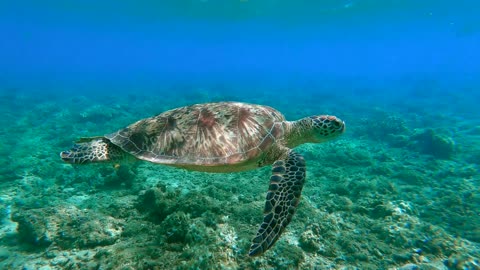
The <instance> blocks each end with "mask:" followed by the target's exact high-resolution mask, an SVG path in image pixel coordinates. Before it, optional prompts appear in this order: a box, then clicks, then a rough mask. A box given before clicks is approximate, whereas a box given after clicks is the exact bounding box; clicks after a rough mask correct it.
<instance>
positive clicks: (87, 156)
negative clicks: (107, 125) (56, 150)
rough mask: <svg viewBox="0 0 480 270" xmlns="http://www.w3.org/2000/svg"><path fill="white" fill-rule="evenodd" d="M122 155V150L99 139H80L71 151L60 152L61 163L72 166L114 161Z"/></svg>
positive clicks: (107, 141)
mask: <svg viewBox="0 0 480 270" xmlns="http://www.w3.org/2000/svg"><path fill="white" fill-rule="evenodd" d="M124 155H125V152H124V151H123V150H122V149H120V148H119V147H118V146H116V145H114V144H113V143H111V142H110V141H109V140H107V139H105V138H101V137H95V138H91V139H89V140H87V139H82V140H81V141H79V142H78V143H76V144H75V145H74V146H73V147H72V149H70V150H68V151H62V152H60V157H61V158H62V160H63V161H65V162H68V163H73V164H83V163H89V162H103V161H110V160H116V159H119V158H121V157H122V156H124Z"/></svg>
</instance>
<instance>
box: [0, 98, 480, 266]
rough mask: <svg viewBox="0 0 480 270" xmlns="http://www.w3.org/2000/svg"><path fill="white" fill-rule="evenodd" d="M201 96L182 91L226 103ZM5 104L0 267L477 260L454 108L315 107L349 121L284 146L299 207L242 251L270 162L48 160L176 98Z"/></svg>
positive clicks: (468, 129)
mask: <svg viewBox="0 0 480 270" xmlns="http://www.w3.org/2000/svg"><path fill="white" fill-rule="evenodd" d="M182 91H183V90H182ZM208 93H209V92H208V89H207V90H195V91H192V93H191V94H190V95H191V96H190V98H199V99H201V100H202V101H208V100H210V99H223V98H224V96H222V95H221V94H220V93H217V94H215V96H214V97H212V96H210V95H209V94H208ZM235 95H237V97H238V100H254V101H256V102H259V103H264V104H269V105H272V106H274V107H277V108H278V109H279V110H281V111H282V112H284V113H285V115H286V116H287V117H288V118H289V119H293V118H294V117H303V116H305V114H313V113H323V112H324V111H321V112H319V111H318V108H317V107H315V106H312V105H313V103H312V101H311V100H309V99H308V98H306V99H302V98H299V97H298V95H295V94H294V93H291V92H289V91H286V92H285V97H287V98H283V99H281V100H279V99H278V98H277V97H278V95H275V94H272V93H269V92H267V93H263V94H261V95H257V96H255V97H253V98H252V97H251V96H250V97H249V96H245V95H243V96H242V93H240V92H239V93H233V94H231V95H230V96H229V97H230V98H234V96H235ZM332 95H333V94H329V95H326V96H328V97H331V96H332ZM289 97H291V98H293V97H295V98H296V102H297V104H298V108H301V109H299V110H297V108H292V106H291V101H290V100H289ZM318 97H319V98H321V97H323V95H320V94H319V95H318ZM9 100H10V101H5V100H2V101H0V102H1V103H2V106H0V111H2V112H4V118H3V119H1V121H4V122H5V125H4V128H5V129H4V130H3V131H2V132H0V137H1V139H2V142H4V143H2V144H1V145H0V154H2V155H0V157H1V158H0V165H1V166H0V175H1V176H2V177H1V179H2V180H1V181H0V184H1V186H0V187H1V188H0V191H1V194H0V268H1V269H402V270H407V269H442V270H443V269H478V268H479V267H478V265H479V258H480V244H479V243H480V231H479V229H478V228H480V226H479V224H480V215H479V210H478V209H480V207H479V205H480V196H479V195H478V183H480V179H479V177H478V175H479V174H478V166H479V158H478V153H477V152H478V151H477V150H478V149H480V146H478V135H479V133H478V128H475V127H478V126H479V124H478V123H476V124H475V123H473V122H474V121H475V119H473V120H472V119H465V120H464V121H463V122H462V121H457V122H453V123H452V122H451V121H448V119H449V117H448V116H449V114H453V112H452V111H447V112H445V115H444V116H443V118H441V119H440V118H438V117H439V116H438V115H436V116H437V118H435V119H431V118H430V116H428V117H427V116H419V115H418V112H411V110H413V109H412V108H416V107H415V106H413V105H412V107H409V110H406V109H405V110H404V111H402V109H401V108H396V110H395V111H388V110H386V109H379V108H375V107H372V106H369V105H366V104H361V103H358V102H357V100H348V99H343V100H342V102H339V103H331V104H330V102H329V105H328V106H327V107H325V113H332V114H338V115H339V116H340V117H342V118H344V119H345V120H346V121H347V126H348V130H347V133H346V135H345V137H343V138H342V139H340V140H337V141H334V142H331V143H327V144H322V145H315V144H308V145H303V146H300V147H298V148H297V151H298V152H301V153H302V154H303V155H304V157H305V159H306V162H307V173H308V178H307V182H306V184H305V187H304V191H303V194H302V200H301V201H300V205H299V207H298V211H297V213H296V215H295V216H294V218H293V219H292V222H291V224H290V225H289V227H288V228H287V230H286V231H285V233H284V235H283V236H282V237H281V238H280V239H279V241H278V242H277V243H276V245H275V246H274V247H273V248H272V249H271V250H269V251H268V252H267V253H265V254H264V255H263V256H261V257H257V258H249V257H248V256H247V255H246V254H247V252H248V249H249V246H250V241H251V239H252V237H253V236H254V234H255V232H256V230H257V228H258V225H259V223H260V222H261V221H262V211H263V207H264V203H265V202H264V200H265V193H266V190H267V188H268V179H269V176H270V168H269V167H266V168H260V169H258V170H254V171H248V172H241V173H231V174H209V173H200V172H187V171H184V170H180V169H175V168H168V167H164V166H159V165H155V164H150V163H146V162H141V161H138V162H136V163H129V162H125V163H123V162H121V163H119V164H91V165H84V166H71V165H67V164H64V163H62V162H61V160H59V158H58V152H59V151H61V150H63V149H65V148H66V147H69V146H70V144H71V143H72V141H75V140H76V139H77V137H81V136H92V135H98V134H103V133H108V132H111V131H113V130H116V129H118V128H119V127H122V126H125V125H126V124H129V123H131V122H133V121H135V120H137V119H140V118H142V117H146V116H149V115H152V114H155V113H158V112H160V111H163V110H166V109H169V108H173V107H177V106H180V105H185V103H190V100H188V98H185V97H184V98H178V96H177V95H176V94H172V93H170V94H168V93H166V94H165V95H161V96H152V95H148V96H145V97H144V96H141V95H140V94H139V95H135V96H132V97H126V96H125V97H123V96H112V97H108V98H101V99H100V98H98V99H97V98H95V97H69V98H64V99H60V100H57V101H55V100H54V101H52V100H46V99H45V100H42V99H41V98H38V97H30V96H28V95H27V96H23V97H20V96H15V95H14V96H13V97H9ZM329 100H330V98H329ZM60 101H61V102H66V103H69V104H71V106H68V107H65V106H59V104H58V103H57V102H60ZM331 102H334V101H331ZM346 104H347V105H351V106H345V105H346ZM3 105H4V106H3ZM339 107H341V108H342V110H340V112H339V111H338V108H339ZM418 107H422V106H420V105H418ZM58 108H63V109H60V110H59V109H58ZM422 109H426V108H425V107H422ZM343 115H345V117H343ZM432 115H434V114H432ZM442 119H444V120H442ZM426 123H430V125H426ZM434 124H435V125H434ZM455 128H456V129H455ZM446 130H448V131H450V130H457V131H458V132H456V133H447V132H446ZM12 134H14V135H15V136H12ZM446 134H451V135H448V136H447V135H446ZM453 134H454V135H453ZM453 136H454V138H455V142H454V141H453Z"/></svg>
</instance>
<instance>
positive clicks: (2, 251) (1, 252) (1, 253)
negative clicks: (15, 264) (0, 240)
mask: <svg viewBox="0 0 480 270" xmlns="http://www.w3.org/2000/svg"><path fill="white" fill-rule="evenodd" d="M8 257H10V252H9V251H8V250H7V249H6V248H4V247H0V262H1V261H4V260H6V259H8Z"/></svg>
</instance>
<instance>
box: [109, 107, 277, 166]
mask: <svg viewBox="0 0 480 270" xmlns="http://www.w3.org/2000/svg"><path fill="white" fill-rule="evenodd" d="M283 121H285V117H284V116H283V115H282V114H281V113H280V112H278V111H277V110H275V109H273V108H270V107H268V106H261V105H253V104H246V103H239V102H219V103H205V104H196V105H192V106H186V107H181V108H177V109H173V110H170V111H167V112H164V113H162V114H159V115H157V116H154V117H150V118H146V119H142V120H140V121H138V122H136V123H133V124H132V125H130V126H128V127H126V128H124V129H121V130H119V131H117V132H115V133H112V134H108V135H106V136H105V137H106V138H107V139H109V140H110V141H111V142H112V143H113V144H115V145H117V146H119V147H120V148H122V149H123V150H124V151H126V152H128V153H130V154H132V155H134V156H135V157H137V158H139V159H142V160H147V161H150V162H154V163H162V164H179V165H206V166H208V165H212V166H213V165H222V164H237V163H241V162H243V161H248V160H253V159H255V158H257V157H259V156H260V155H261V153H262V152H263V151H265V150H266V149H268V148H269V147H270V146H271V145H272V144H274V143H275V142H276V141H278V140H281V139H282V138H283V135H284V128H283V124H282V122H283Z"/></svg>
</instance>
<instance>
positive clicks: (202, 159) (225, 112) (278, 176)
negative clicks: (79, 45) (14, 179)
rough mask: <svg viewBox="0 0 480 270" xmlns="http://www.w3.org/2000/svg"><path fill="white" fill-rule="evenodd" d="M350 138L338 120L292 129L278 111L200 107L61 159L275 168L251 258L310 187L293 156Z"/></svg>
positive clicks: (136, 126) (89, 142)
mask: <svg viewBox="0 0 480 270" xmlns="http://www.w3.org/2000/svg"><path fill="white" fill-rule="evenodd" d="M344 131H345V123H344V122H343V121H342V120H340V119H339V118H337V117H335V116H330V115H317V116H310V117H306V118H302V119H300V120H298V121H287V120H286V119H285V117H284V116H283V115H282V114H281V113H280V112H278V111H277V110H275V109H273V108H271V107H268V106H262V105H255V104H247V103H240V102H218V103H205V104H196V105H191V106H186V107H181V108H177V109H172V110H169V111H167V112H164V113H161V114H159V115H157V116H153V117H150V118H146V119H143V120H140V121H138V122H136V123H133V124H131V125H129V126H128V127H126V128H124V129H120V130H119V131H117V132H114V133H112V134H108V135H105V136H100V137H91V138H82V139H80V140H79V141H78V142H77V143H76V144H75V145H74V146H73V147H72V149H70V150H69V151H63V152H61V153H60V157H61V158H62V159H63V160H64V161H65V162H68V163H78V164H84V163H89V162H104V161H116V160H117V161H118V160H120V159H123V158H125V157H126V156H130V157H135V158H137V159H141V160H146V161H150V162H153V163H158V164H165V165H170V166H174V167H180V168H184V169H188V170H196V171H206V172H235V171H244V170H249V169H254V168H258V167H262V166H265V165H270V164H273V165H272V175H271V177H270V186H269V188H268V192H267V196H266V201H265V208H264V217H263V223H262V224H261V225H260V228H259V229H258V232H257V234H256V236H255V237H254V238H253V240H252V245H251V247H250V251H249V255H250V256H257V255H261V254H263V253H264V252H265V251H266V250H268V249H269V248H270V247H271V246H272V245H273V244H274V243H275V242H276V241H277V240H278V238H279V237H280V235H281V234H282V232H283V231H284V229H285V227H286V226H287V225H288V224H289V223H290V221H291V219H292V217H293V215H294V213H295V211H296V208H297V205H298V202H299V200H300V194H301V191H302V188H303V183H304V182H305V169H306V167H305V160H304V159H303V157H302V156H301V155H300V154H299V153H297V152H295V151H294V150H292V148H294V147H295V146H297V145H300V144H303V143H321V142H324V141H327V140H330V139H333V138H335V137H338V136H339V135H340V134H342V133H344Z"/></svg>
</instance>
